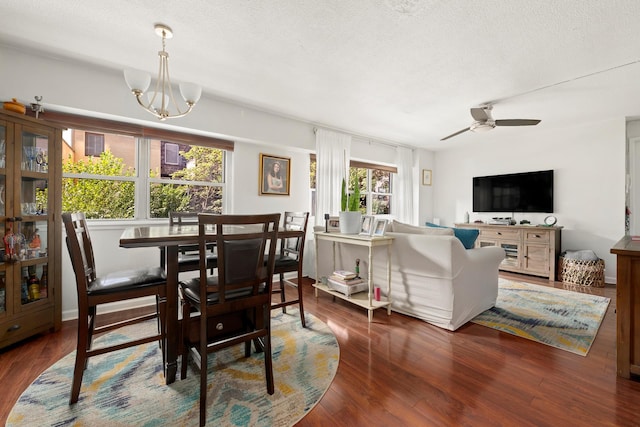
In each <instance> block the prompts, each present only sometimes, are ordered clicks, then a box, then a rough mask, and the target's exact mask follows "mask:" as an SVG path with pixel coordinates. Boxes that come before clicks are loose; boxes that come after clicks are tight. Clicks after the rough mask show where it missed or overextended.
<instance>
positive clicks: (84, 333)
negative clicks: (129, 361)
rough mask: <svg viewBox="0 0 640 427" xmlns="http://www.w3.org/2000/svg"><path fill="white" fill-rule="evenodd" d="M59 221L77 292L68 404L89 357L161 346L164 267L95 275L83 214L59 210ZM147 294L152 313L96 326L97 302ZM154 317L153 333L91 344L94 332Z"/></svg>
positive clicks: (76, 392)
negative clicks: (155, 329)
mask: <svg viewBox="0 0 640 427" xmlns="http://www.w3.org/2000/svg"><path fill="white" fill-rule="evenodd" d="M62 222H63V224H64V227H65V231H66V234H67V238H66V241H67V248H68V249H69V256H70V258H71V265H72V266H73V271H74V273H75V276H76V287H77V293H78V342H77V351H76V361H75V366H74V370H73V382H72V385H71V398H70V400H69V404H73V403H76V402H77V401H78V396H79V394H80V387H81V385H82V376H83V373H84V370H85V369H86V367H87V361H88V359H89V358H90V357H93V356H97V355H99V354H104V353H108V352H112V351H116V350H122V349H125V348H129V347H133V346H137V345H140V344H145V343H148V342H153V341H160V345H161V346H162V340H163V339H164V338H165V330H166V329H165V306H166V290H167V279H166V275H165V273H164V270H163V269H162V268H160V267H150V268H141V269H132V270H122V271H116V272H112V273H107V274H104V275H100V276H99V275H98V274H97V270H96V265H95V260H94V256H93V246H92V243H91V236H90V235H89V229H88V227H87V221H86V218H85V215H84V214H83V213H68V212H65V213H63V214H62ZM148 296H155V297H156V302H157V303H156V310H155V312H154V313H151V314H148V315H145V316H139V317H136V318H133V319H129V320H125V321H121V322H113V323H107V324H104V325H102V326H99V327H98V326H96V313H97V308H98V306H99V305H101V304H107V303H112V302H117V301H125V300H130V299H135V298H142V297H148ZM154 318H159V325H160V327H159V331H158V332H157V333H155V334H151V335H147V336H145V337H143V338H137V339H134V340H131V341H127V342H121V343H118V344H114V345H109V346H104V347H100V348H92V341H93V337H94V336H95V335H98V334H101V333H104V332H107V331H111V330H114V329H119V328H122V327H124V326H127V325H132V324H136V323H140V322H143V321H146V320H150V319H154ZM163 359H164V356H163ZM163 366H164V360H163Z"/></svg>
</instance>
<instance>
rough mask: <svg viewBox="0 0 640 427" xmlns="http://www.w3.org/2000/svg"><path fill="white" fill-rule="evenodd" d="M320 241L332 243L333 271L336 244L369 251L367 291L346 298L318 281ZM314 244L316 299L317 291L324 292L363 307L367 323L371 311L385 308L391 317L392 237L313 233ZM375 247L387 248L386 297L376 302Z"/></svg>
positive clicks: (371, 314)
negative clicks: (374, 278) (374, 290)
mask: <svg viewBox="0 0 640 427" xmlns="http://www.w3.org/2000/svg"><path fill="white" fill-rule="evenodd" d="M320 240H327V241H330V242H332V243H333V269H334V270H335V263H336V243H344V244H348V245H358V246H366V247H367V248H368V249H369V271H368V277H367V281H368V285H369V288H368V291H367V293H366V294H365V293H364V292H360V293H356V294H354V295H351V296H349V297H347V296H346V295H344V294H342V293H340V292H336V291H334V290H331V289H329V287H328V286H327V285H325V284H323V283H321V282H319V281H318V257H319V256H321V254H320V252H319V251H318V242H319V241H320ZM315 242H316V283H315V284H314V285H313V286H315V288H316V290H315V295H316V298H317V297H318V290H321V291H323V292H326V293H328V294H330V295H333V296H334V297H338V298H340V299H343V300H345V301H348V302H350V303H352V304H355V305H358V306H360V307H363V308H365V309H366V310H367V312H368V318H369V322H371V321H372V320H373V310H375V309H376V308H381V307H386V308H387V315H391V244H392V243H393V237H391V236H381V237H369V236H360V235H357V234H341V233H326V232H324V231H316V232H315ZM377 247H386V248H387V296H386V298H385V297H381V298H380V301H376V300H375V299H374V296H373V249H374V248H377Z"/></svg>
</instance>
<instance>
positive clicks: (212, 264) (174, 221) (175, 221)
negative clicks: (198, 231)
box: [160, 212, 218, 274]
mask: <svg viewBox="0 0 640 427" xmlns="http://www.w3.org/2000/svg"><path fill="white" fill-rule="evenodd" d="M169 225H177V226H180V227H182V226H185V225H198V212H169ZM178 249H179V250H178V270H179V271H180V272H181V273H182V272H185V271H196V270H198V269H199V268H200V253H199V252H198V245H182V246H180V247H179V248H178ZM160 254H161V255H160V265H161V266H162V267H165V263H166V253H165V251H164V249H163V248H160ZM207 262H208V264H209V268H210V269H211V270H213V269H215V268H216V267H217V264H218V256H217V255H216V249H215V245H211V246H210V247H209V252H207ZM211 273H212V274H213V271H212V272H211Z"/></svg>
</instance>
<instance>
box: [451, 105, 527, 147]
mask: <svg viewBox="0 0 640 427" xmlns="http://www.w3.org/2000/svg"><path fill="white" fill-rule="evenodd" d="M492 109H493V106H492V105H483V106H480V107H475V108H472V109H471V117H473V119H474V122H473V123H472V124H471V126H469V127H468V128H466V129H462V130H459V131H458V132H455V133H452V134H451V135H449V136H445V137H444V138H442V139H441V140H440V141H445V140H447V139H449V138H453V137H454V136H456V135H460V134H461V133H464V132H466V131H468V130H470V131H471V132H487V131H490V130H491V129H493V128H495V127H496V126H534V125H537V124H538V123H540V120H538V119H500V120H494V119H493V117H492V116H491V110H492Z"/></svg>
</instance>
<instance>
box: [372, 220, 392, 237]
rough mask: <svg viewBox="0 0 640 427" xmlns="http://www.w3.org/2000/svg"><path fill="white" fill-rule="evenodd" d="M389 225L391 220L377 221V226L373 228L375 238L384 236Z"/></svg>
mask: <svg viewBox="0 0 640 427" xmlns="http://www.w3.org/2000/svg"><path fill="white" fill-rule="evenodd" d="M388 223H389V220H387V219H377V220H376V223H375V225H374V226H373V236H374V237H382V236H384V232H385V230H386V229H387V224H388Z"/></svg>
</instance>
